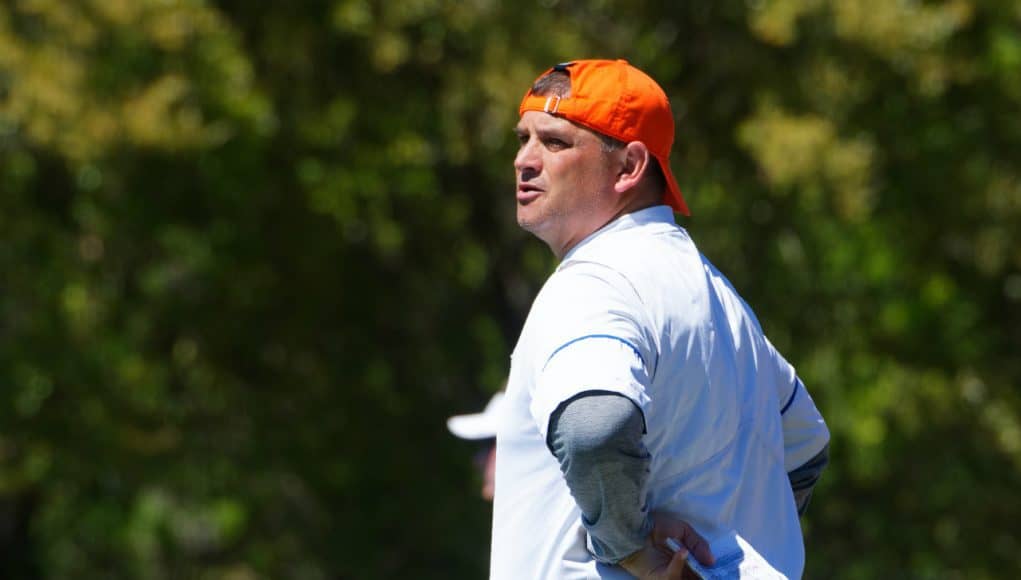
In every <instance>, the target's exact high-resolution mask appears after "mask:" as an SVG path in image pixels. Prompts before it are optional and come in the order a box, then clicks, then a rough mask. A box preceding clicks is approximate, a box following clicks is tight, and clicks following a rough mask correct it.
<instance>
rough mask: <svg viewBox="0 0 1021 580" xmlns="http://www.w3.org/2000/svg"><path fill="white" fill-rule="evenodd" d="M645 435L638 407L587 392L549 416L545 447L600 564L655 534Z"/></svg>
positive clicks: (611, 561) (605, 394) (628, 552)
mask: <svg viewBox="0 0 1021 580" xmlns="http://www.w3.org/2000/svg"><path fill="white" fill-rule="evenodd" d="M644 432H645V419H644V417H643V416H642V412H641V411H640V410H639V409H638V407H637V406H636V405H635V404H634V403H633V402H631V400H630V399H628V398H627V397H624V396H623V395H619V394H616V393H608V392H606V391H585V392H583V393H581V394H579V395H578V396H576V397H574V398H572V399H570V400H568V401H566V402H564V403H563V404H561V405H560V407H559V408H557V410H556V411H555V412H554V413H553V415H552V416H551V417H550V428H549V435H548V437H547V444H548V445H549V448H550V451H552V452H553V455H554V456H556V458H557V461H559V462H560V470H561V471H562V472H563V474H564V479H565V480H566V481H567V487H568V488H569V489H570V490H571V494H572V495H573V496H574V500H575V502H577V504H578V507H579V508H580V509H581V513H582V524H583V525H584V526H585V529H586V530H587V531H588V534H589V539H590V544H591V546H590V548H591V550H592V553H593V555H594V556H595V557H596V559H597V560H599V561H601V562H605V563H608V564H616V563H617V562H619V561H620V560H622V559H624V558H625V557H627V556H629V555H631V554H633V553H634V552H636V551H637V550H639V549H641V548H642V546H643V545H644V544H645V539H646V537H647V536H648V535H649V532H650V531H651V527H652V524H651V521H650V520H649V517H648V509H647V506H646V505H645V501H644V494H645V481H646V479H647V478H648V475H649V459H650V457H649V452H648V451H647V450H646V449H645V445H644V444H643V443H642V435H643V434H644Z"/></svg>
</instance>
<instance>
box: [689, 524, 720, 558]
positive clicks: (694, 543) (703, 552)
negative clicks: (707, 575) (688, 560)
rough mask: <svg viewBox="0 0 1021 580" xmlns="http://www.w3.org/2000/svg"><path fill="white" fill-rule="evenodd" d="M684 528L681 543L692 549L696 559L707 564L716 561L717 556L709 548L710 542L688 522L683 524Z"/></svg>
mask: <svg viewBox="0 0 1021 580" xmlns="http://www.w3.org/2000/svg"><path fill="white" fill-rule="evenodd" d="M682 528H683V532H682V536H681V543H682V544H684V547H685V548H687V549H688V550H689V551H691V553H692V555H694V556H695V559H696V560H698V561H699V562H701V563H702V564H705V565H706V566H712V565H713V564H714V563H715V562H716V557H715V556H713V553H712V552H711V551H710V550H709V542H707V541H706V539H705V538H703V537H702V536H701V535H699V533H698V532H696V531H695V528H693V527H691V526H689V525H688V524H683V525H682Z"/></svg>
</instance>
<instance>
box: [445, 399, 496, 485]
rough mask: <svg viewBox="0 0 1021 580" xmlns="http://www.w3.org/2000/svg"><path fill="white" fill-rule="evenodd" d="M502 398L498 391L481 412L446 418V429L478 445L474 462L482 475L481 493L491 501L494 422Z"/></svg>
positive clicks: (493, 463)
mask: <svg viewBox="0 0 1021 580" xmlns="http://www.w3.org/2000/svg"><path fill="white" fill-rule="evenodd" d="M502 400H503V392H498V393H496V394H495V395H493V396H492V398H490V399H489V402H488V403H487V404H486V408H485V409H483V410H482V412H481V413H470V414H466V415H454V416H453V417H450V418H449V419H447V429H449V430H450V432H451V433H453V434H454V435H456V436H457V437H460V438H461V439H467V440H469V441H475V442H476V443H477V444H478V445H479V450H478V451H477V452H476V453H475V458H474V462H475V467H476V468H478V470H479V475H480V476H481V477H482V489H481V495H482V498H483V499H485V500H486V501H493V492H494V487H495V483H496V474H495V471H496V424H497V417H498V414H499V412H500V403H501V401H502Z"/></svg>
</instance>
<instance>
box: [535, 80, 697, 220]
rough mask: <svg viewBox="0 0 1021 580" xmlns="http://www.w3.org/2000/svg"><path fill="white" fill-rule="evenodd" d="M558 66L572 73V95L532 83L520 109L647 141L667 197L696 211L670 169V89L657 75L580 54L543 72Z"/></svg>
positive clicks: (625, 138) (668, 201) (685, 210)
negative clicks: (539, 91) (542, 90)
mask: <svg viewBox="0 0 1021 580" xmlns="http://www.w3.org/2000/svg"><path fill="white" fill-rule="evenodd" d="M553 71H560V72H565V73H567V74H568V75H569V76H570V78H571V93H570V96H567V97H558V96H556V95H551V96H541V95H534V94H532V90H531V89H529V90H528V92H527V93H525V98H523V99H522V100H521V106H520V107H519V108H518V114H519V115H523V114H524V113H525V111H542V112H544V113H549V114H551V115H556V116H557V117H563V118H564V119H567V120H569V121H573V122H575V123H577V124H579V125H583V126H585V127H588V128H589V129H592V130H593V131H596V132H598V133H602V134H603V135H607V136H610V137H613V138H614V139H617V140H620V141H623V142H625V143H629V142H631V141H641V142H642V143H645V146H646V147H648V148H649V153H651V154H652V156H653V157H655V158H656V160H657V161H659V166H660V168H662V169H663V176H664V177H666V183H667V190H666V191H665V192H664V193H663V202H664V203H666V204H667V205H669V206H670V207H672V208H673V209H674V211H678V212H681V213H682V214H684V215H691V212H690V211H688V204H686V203H684V198H683V197H681V189H680V188H679V187H678V186H677V180H676V179H674V174H673V173H672V172H671V171H670V148H671V147H672V146H673V144H674V114H673V112H672V111H671V110H670V101H669V100H668V99H667V97H666V93H664V92H663V89H661V88H660V86H659V85H658V84H656V81H654V80H652V78H651V77H649V75H647V74H645V73H643V72H642V71H640V70H638V69H637V68H635V67H633V66H631V65H630V64H629V63H628V62H627V61H626V60H576V61H573V62H567V63H562V64H558V65H556V66H554V67H552V68H550V69H549V70H547V71H546V72H544V73H542V74H541V75H539V78H542V77H544V76H546V75H548V74H549V73H551V72H553ZM536 80H538V79H536Z"/></svg>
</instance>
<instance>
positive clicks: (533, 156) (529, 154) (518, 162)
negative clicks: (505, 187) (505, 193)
mask: <svg viewBox="0 0 1021 580" xmlns="http://www.w3.org/2000/svg"><path fill="white" fill-rule="evenodd" d="M540 162H541V159H540V156H539V154H538V149H537V148H536V146H535V140H534V139H529V140H528V142H527V143H524V144H523V145H521V147H520V148H518V154H517V155H515V156H514V169H515V170H516V171H517V172H518V173H524V172H525V171H527V170H531V171H535V172H538V170H539V164H540Z"/></svg>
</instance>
